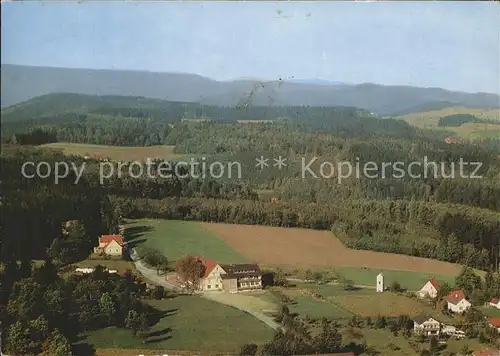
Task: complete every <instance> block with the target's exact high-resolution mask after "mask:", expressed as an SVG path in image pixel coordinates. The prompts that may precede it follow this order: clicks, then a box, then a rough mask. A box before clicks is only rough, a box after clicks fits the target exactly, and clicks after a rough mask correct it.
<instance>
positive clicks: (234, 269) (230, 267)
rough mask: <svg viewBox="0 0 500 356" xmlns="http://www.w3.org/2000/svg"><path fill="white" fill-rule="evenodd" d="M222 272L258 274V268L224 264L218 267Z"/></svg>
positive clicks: (254, 265) (250, 265)
mask: <svg viewBox="0 0 500 356" xmlns="http://www.w3.org/2000/svg"><path fill="white" fill-rule="evenodd" d="M220 266H221V267H222V268H223V269H224V271H226V272H227V273H235V274H239V273H242V272H243V271H255V272H247V273H260V268H259V266H258V265H257V264H254V263H252V264H243V263H241V264H225V265H220Z"/></svg>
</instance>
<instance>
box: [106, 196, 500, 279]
mask: <svg viewBox="0 0 500 356" xmlns="http://www.w3.org/2000/svg"><path fill="white" fill-rule="evenodd" d="M112 204H113V205H115V206H117V209H119V210H121V211H122V212H123V214H124V216H127V217H130V218H159V219H178V220H197V221H208V222H218V223H219V222H224V223H234V224H250V225H268V226H278V227H301V228H310V229H318V230H329V229H332V230H333V231H334V232H335V233H336V234H337V236H338V237H339V238H340V239H341V240H342V241H343V242H344V243H345V244H346V245H347V246H349V247H352V248H358V249H367V250H376V251H383V252H393V253H401V254H408V255H413V256H420V257H428V258H435V259H440V260H443V261H449V262H462V263H466V264H468V265H471V266H474V267H477V268H484V269H487V268H488V267H489V266H490V265H493V266H495V268H496V266H498V262H499V247H500V243H499V238H500V219H499V214H498V213H494V212H492V211H490V210H486V209H479V208H471V207H467V206H462V205H456V204H437V203H432V202H421V201H405V200H398V201H390V200H383V201H377V200H372V201H365V200H362V201H345V202H344V203H343V204H340V203H339V204H337V205H335V206H333V207H332V206H327V205H322V204H314V203H312V204H302V203H292V202H290V203H286V202H282V203H280V204H273V203H269V202H263V201H250V200H237V201H234V200H217V199H203V198H167V199H162V200H152V199H134V200H131V199H129V198H123V197H114V198H113V199H112Z"/></svg>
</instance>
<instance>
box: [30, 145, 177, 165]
mask: <svg viewBox="0 0 500 356" xmlns="http://www.w3.org/2000/svg"><path fill="white" fill-rule="evenodd" d="M40 147H42V148H51V149H56V150H62V151H63V152H64V153H65V154H67V155H75V156H104V157H109V158H110V159H112V160H116V161H144V160H146V158H151V159H154V158H163V159H166V160H173V159H176V158H179V157H181V156H182V155H179V154H176V153H174V147H175V146H166V145H165V146H149V147H128V146H127V147H125V146H106V145H90V144H83V143H67V142H56V143H49V144H45V145H41V146H40Z"/></svg>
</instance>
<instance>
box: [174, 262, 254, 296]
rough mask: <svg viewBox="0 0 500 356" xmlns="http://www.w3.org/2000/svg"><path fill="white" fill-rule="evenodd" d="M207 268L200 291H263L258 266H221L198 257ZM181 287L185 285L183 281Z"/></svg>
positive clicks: (199, 287) (201, 281) (201, 280)
mask: <svg viewBox="0 0 500 356" xmlns="http://www.w3.org/2000/svg"><path fill="white" fill-rule="evenodd" d="M198 259H199V260H200V261H201V262H202V263H203V265H204V267H205V273H204V275H203V276H202V278H201V279H200V285H199V286H198V289H199V290H202V291H226V292H238V291H240V290H254V289H262V272H261V271H260V268H259V266H258V265H256V264H230V265H228V264H219V263H217V262H215V261H213V260H209V259H203V258H201V257H198ZM181 285H185V283H183V282H182V281H181Z"/></svg>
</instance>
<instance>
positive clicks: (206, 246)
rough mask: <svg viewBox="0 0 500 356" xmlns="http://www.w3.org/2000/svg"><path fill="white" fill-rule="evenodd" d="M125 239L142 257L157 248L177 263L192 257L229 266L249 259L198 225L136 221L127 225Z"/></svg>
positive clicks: (194, 223) (182, 222)
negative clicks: (151, 249)
mask: <svg viewBox="0 0 500 356" xmlns="http://www.w3.org/2000/svg"><path fill="white" fill-rule="evenodd" d="M124 237H125V240H126V241H127V242H129V243H130V244H131V246H132V247H135V248H136V250H137V252H138V253H139V254H140V253H141V250H143V249H144V248H154V249H156V250H158V251H160V252H162V253H163V254H164V255H165V256H166V257H167V258H168V260H169V261H171V262H174V261H176V260H178V259H180V258H182V257H184V256H185V255H188V254H192V255H198V256H202V257H206V258H211V259H214V260H216V261H218V262H225V263H245V262H248V260H247V259H246V258H245V257H244V256H243V255H241V254H239V253H237V252H236V251H234V250H233V249H232V248H231V247H230V246H228V245H227V244H226V243H225V242H224V240H222V239H221V238H220V237H219V236H218V235H217V234H216V233H214V232H211V231H209V230H208V229H206V228H205V227H204V226H203V225H201V224H199V223H197V222H190V221H182V220H155V219H142V220H135V221H133V222H131V223H128V224H127V225H126V229H125V233H124Z"/></svg>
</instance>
